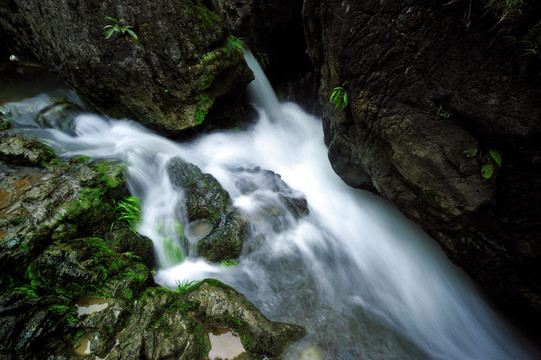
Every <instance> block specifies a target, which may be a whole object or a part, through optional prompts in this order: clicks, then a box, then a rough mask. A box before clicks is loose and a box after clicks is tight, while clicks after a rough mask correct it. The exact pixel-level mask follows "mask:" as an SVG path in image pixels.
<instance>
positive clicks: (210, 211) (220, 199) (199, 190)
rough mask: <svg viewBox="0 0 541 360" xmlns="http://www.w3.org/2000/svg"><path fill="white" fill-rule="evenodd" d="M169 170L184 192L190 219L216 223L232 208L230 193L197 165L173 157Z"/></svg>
mask: <svg viewBox="0 0 541 360" xmlns="http://www.w3.org/2000/svg"><path fill="white" fill-rule="evenodd" d="M167 171H168V174H169V179H170V180H171V183H172V184H173V185H174V186H176V187H177V188H178V189H180V190H182V191H183V192H184V198H185V207H186V212H187V215H188V219H189V220H190V221H195V220H203V219H204V220H207V221H208V222H210V223H214V222H215V221H216V220H217V219H218V218H219V217H220V216H221V215H222V214H223V213H224V212H227V211H228V210H230V208H231V206H232V203H231V198H230V197H229V194H228V193H227V191H225V190H224V189H223V188H222V186H221V185H220V183H219V182H218V180H216V178H215V177H214V176H212V175H211V174H203V172H202V171H201V170H200V169H199V168H198V167H197V166H195V165H193V164H190V163H187V162H185V161H183V160H182V159H180V158H174V159H171V160H170V161H169V163H168V164H167Z"/></svg>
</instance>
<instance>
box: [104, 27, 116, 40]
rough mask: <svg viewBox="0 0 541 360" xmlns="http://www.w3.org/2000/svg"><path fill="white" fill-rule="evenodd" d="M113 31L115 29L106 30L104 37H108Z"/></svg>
mask: <svg viewBox="0 0 541 360" xmlns="http://www.w3.org/2000/svg"><path fill="white" fill-rule="evenodd" d="M114 32H115V29H109V30H107V32H106V33H105V38H106V39H109V38H110V37H111V35H113V33H114Z"/></svg>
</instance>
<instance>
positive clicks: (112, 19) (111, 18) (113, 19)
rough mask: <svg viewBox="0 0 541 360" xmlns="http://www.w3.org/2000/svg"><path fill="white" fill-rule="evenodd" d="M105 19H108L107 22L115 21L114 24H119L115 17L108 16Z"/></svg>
mask: <svg viewBox="0 0 541 360" xmlns="http://www.w3.org/2000/svg"><path fill="white" fill-rule="evenodd" d="M105 18H106V19H107V20H111V21H114V22H118V20H117V19H115V18H114V17H110V16H106V17H105Z"/></svg>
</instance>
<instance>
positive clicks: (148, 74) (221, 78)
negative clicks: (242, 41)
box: [0, 0, 253, 132]
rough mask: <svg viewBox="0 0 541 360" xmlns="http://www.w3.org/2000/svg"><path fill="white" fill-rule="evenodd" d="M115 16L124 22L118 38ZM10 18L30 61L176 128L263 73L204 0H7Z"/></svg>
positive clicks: (90, 94) (0, 7)
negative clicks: (255, 71) (255, 72)
mask: <svg viewBox="0 0 541 360" xmlns="http://www.w3.org/2000/svg"><path fill="white" fill-rule="evenodd" d="M106 17H112V18H113V19H115V20H116V21H119V22H118V23H116V21H115V20H111V19H106ZM121 19H123V20H124V21H123V22H120V20H121ZM107 25H111V26H113V27H115V26H116V28H115V29H116V30H118V31H114V32H113V33H112V34H111V36H110V37H109V38H108V39H106V38H105V36H106V29H104V27H105V26H107ZM127 26H131V28H129V29H128V30H130V31H133V33H134V34H135V35H136V37H137V39H135V38H134V37H133V36H131V35H130V34H129V33H128V32H126V31H125V30H126V29H125V27H127ZM0 28H3V31H4V37H3V38H2V40H3V41H6V44H8V45H9V47H10V49H11V50H12V51H13V52H14V53H15V54H16V55H17V56H18V57H19V58H20V59H21V61H23V62H34V63H36V62H37V63H39V64H41V65H43V66H45V67H46V68H47V69H49V70H50V71H52V72H53V73H55V74H57V75H58V76H59V77H61V78H62V79H63V80H64V81H65V82H66V83H67V84H69V85H70V86H72V87H73V88H74V89H76V90H77V92H78V93H79V95H80V96H82V97H83V98H85V100H86V101H88V102H89V103H90V104H91V105H93V106H95V107H96V108H98V109H99V110H102V111H103V112H105V113H107V114H108V115H111V116H114V117H117V118H121V117H130V118H133V119H136V120H138V121H140V122H142V123H143V124H145V125H147V126H149V127H153V128H155V129H158V130H161V131H166V132H178V131H179V130H182V129H185V128H187V127H191V126H196V125H198V124H200V123H201V122H202V121H203V120H204V118H205V116H206V114H207V113H208V111H209V109H210V108H211V106H212V105H213V103H214V101H215V100H216V98H219V97H221V96H224V95H226V94H229V93H232V92H235V91H238V90H239V89H241V88H242V87H243V86H245V85H246V84H248V83H249V82H250V81H251V80H252V78H253V75H252V73H251V71H250V70H249V69H248V67H247V65H246V63H245V62H244V59H243V58H242V56H241V52H240V51H239V47H238V43H237V42H236V39H235V38H234V37H232V36H230V32H229V28H228V26H227V25H226V24H225V23H224V22H223V21H222V20H221V19H220V18H219V17H218V16H217V15H216V14H214V13H212V12H211V11H210V10H208V9H207V8H206V7H205V6H203V5H202V4H201V3H200V2H198V1H192V0H188V1H172V0H161V1H154V2H149V1H145V0H130V1H124V2H122V3H121V4H119V3H118V2H116V1H112V0H106V1H91V2H81V1H72V0H62V1H52V0H46V1H38V0H32V1H20V0H12V1H7V2H6V1H3V2H0ZM123 31H124V32H123Z"/></svg>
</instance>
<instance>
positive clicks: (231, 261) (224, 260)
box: [220, 259, 239, 267]
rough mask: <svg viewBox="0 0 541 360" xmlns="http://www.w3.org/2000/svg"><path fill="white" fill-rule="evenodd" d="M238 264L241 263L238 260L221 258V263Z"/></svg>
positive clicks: (226, 264)
mask: <svg viewBox="0 0 541 360" xmlns="http://www.w3.org/2000/svg"><path fill="white" fill-rule="evenodd" d="M238 264H239V263H238V262H236V261H235V260H233V259H222V260H220V265H223V266H225V267H229V266H234V265H238Z"/></svg>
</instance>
